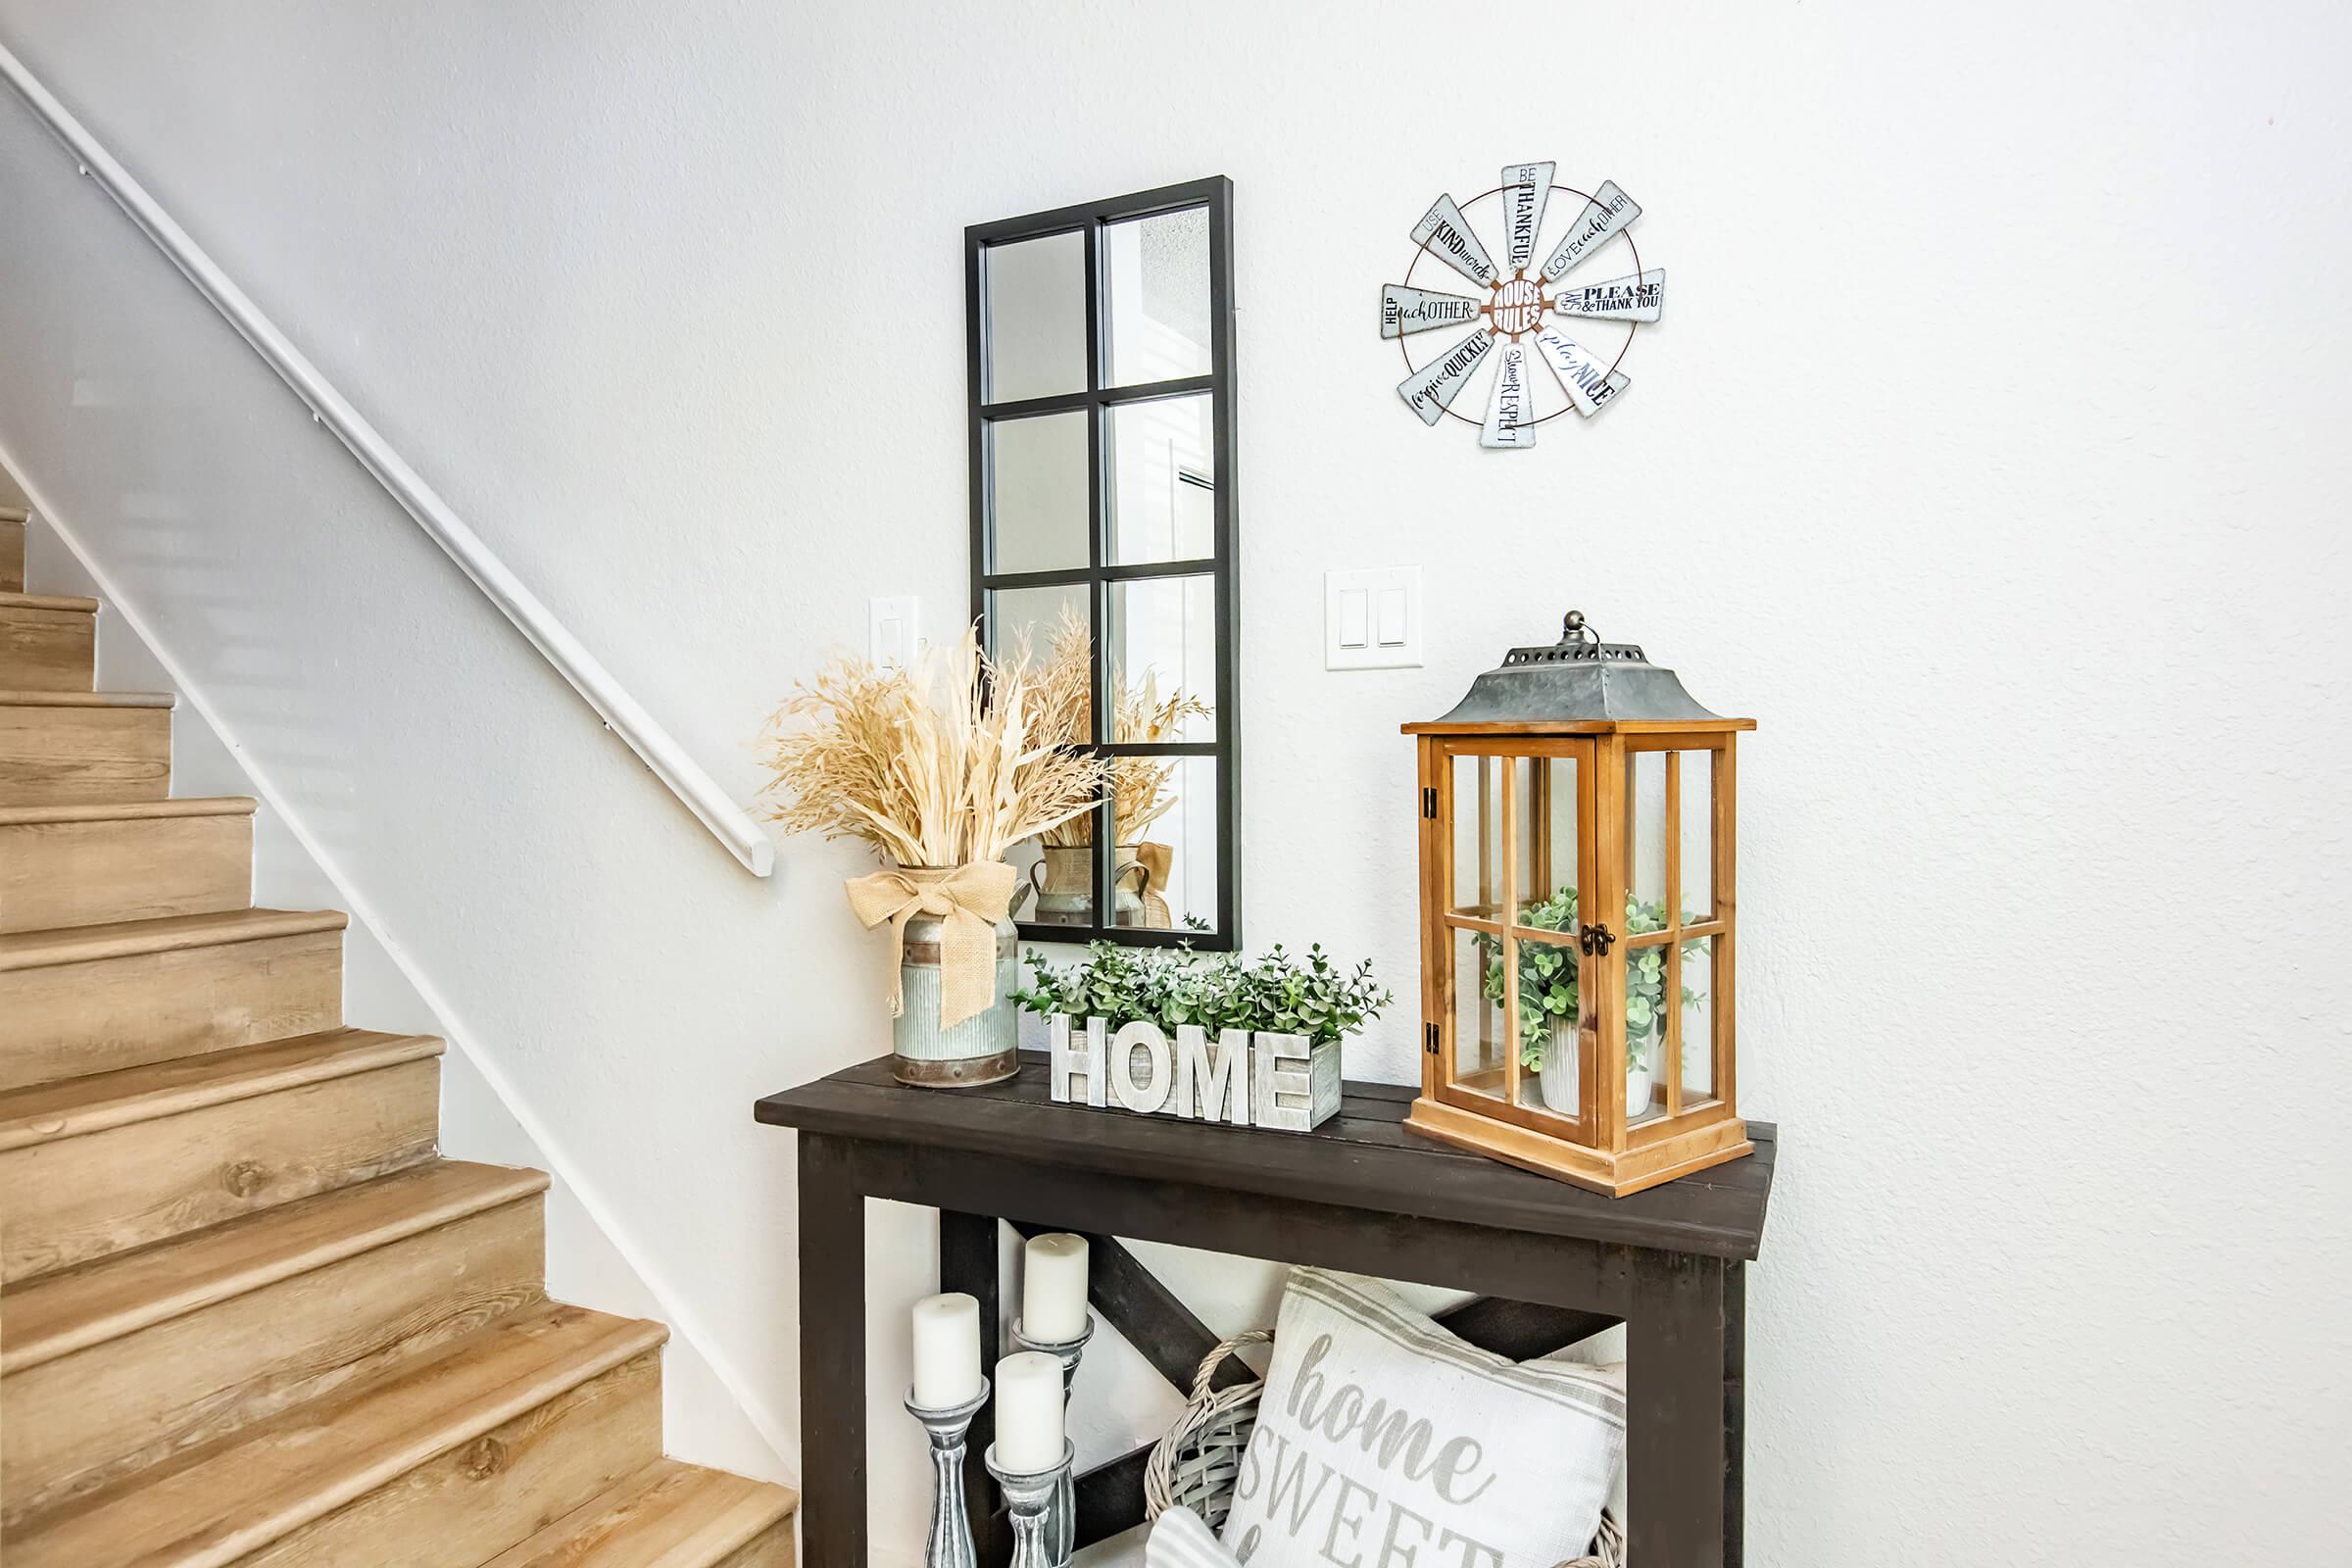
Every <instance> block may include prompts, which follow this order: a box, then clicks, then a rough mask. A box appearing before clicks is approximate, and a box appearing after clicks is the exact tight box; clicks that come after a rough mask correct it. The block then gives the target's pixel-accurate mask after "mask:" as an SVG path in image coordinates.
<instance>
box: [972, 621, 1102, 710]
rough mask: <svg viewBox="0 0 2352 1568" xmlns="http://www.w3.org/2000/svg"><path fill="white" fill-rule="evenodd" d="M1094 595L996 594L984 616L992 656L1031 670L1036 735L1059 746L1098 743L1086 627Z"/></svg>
mask: <svg viewBox="0 0 2352 1568" xmlns="http://www.w3.org/2000/svg"><path fill="white" fill-rule="evenodd" d="M1090 593H1091V590H1089V589H1088V587H1087V585H1086V584H1085V583H1082V582H1074V583H1067V584H1064V585H1062V586H1059V587H1054V588H995V589H991V590H990V591H989V595H988V604H987V609H986V611H985V612H984V613H983V614H982V616H981V627H980V629H981V634H982V636H983V637H984V638H985V639H986V641H987V646H988V651H989V653H990V654H991V655H992V656H994V657H995V658H997V659H999V660H1002V661H1005V662H1025V663H1026V664H1027V665H1028V666H1029V670H1030V681H1029V685H1030V688H1031V698H1032V701H1033V702H1037V703H1041V704H1045V705H1047V711H1043V712H1039V711H1033V712H1032V714H1031V719H1030V727H1031V731H1032V734H1033V735H1035V736H1038V737H1040V738H1051V739H1052V740H1054V741H1056V742H1062V741H1067V742H1070V743H1083V742H1091V741H1092V740H1093V739H1094V738H1095V737H1094V725H1093V706H1094V633H1093V630H1092V629H1091V627H1090V625H1089V621H1088V608H1087V607H1088V603H1089V597H1090Z"/></svg>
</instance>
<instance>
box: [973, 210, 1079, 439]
mask: <svg viewBox="0 0 2352 1568" xmlns="http://www.w3.org/2000/svg"><path fill="white" fill-rule="evenodd" d="M981 276H982V277H983V278H984V279H985V282H986V288H987V295H988V334H987V340H986V341H987V350H986V358H987V367H986V370H987V375H986V379H987V382H988V392H987V400H988V401H989V402H991V403H1012V402H1016V401H1018V400H1019V399H1022V398H1043V397H1052V396H1054V394H1055V393H1059V392H1083V391H1085V390H1086V236H1085V235H1083V234H1081V233H1079V232H1077V231H1075V230H1072V231H1071V232H1069V233H1066V234H1048V235H1045V236H1044V237H1042V238H1039V239H1024V240H1014V241H1011V242H1010V243H1008V244H1004V245H991V246H989V247H988V250H987V252H986V253H985V255H984V256H983V258H982V269H981Z"/></svg>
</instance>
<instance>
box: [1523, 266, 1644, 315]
mask: <svg viewBox="0 0 2352 1568" xmlns="http://www.w3.org/2000/svg"><path fill="white" fill-rule="evenodd" d="M1551 308H1552V309H1553V310H1554V311H1556V312H1557V313H1559V314H1560V315H1562V316H1577V317H1582V318H1584V319H1586V320H1589V321H1654V320H1656V319H1658V315H1659V313H1660V312H1661V311H1663V310H1664V309H1665V308H1666V269H1664V268H1663V267H1652V268H1644V269H1643V270H1642V271H1639V272H1628V273H1627V274H1626V275H1625V276H1623V277H1612V278H1610V279H1609V280H1608V281H1607V282H1605V283H1587V284H1586V285H1585V286H1584V287H1582V288H1575V287H1568V288H1563V289H1561V290H1560V292H1559V293H1558V294H1557V295H1555V296H1553V298H1552V301H1551Z"/></svg>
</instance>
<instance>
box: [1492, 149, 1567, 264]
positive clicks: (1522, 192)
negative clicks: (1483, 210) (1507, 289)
mask: <svg viewBox="0 0 2352 1568" xmlns="http://www.w3.org/2000/svg"><path fill="white" fill-rule="evenodd" d="M1557 167H1558V166H1557V165H1554V164H1505V165H1503V166H1502V184H1503V192H1502V235H1503V248H1504V250H1505V251H1507V252H1508V253H1509V255H1510V259H1511V271H1512V273H1513V274H1514V275H1515V274H1517V273H1520V272H1524V271H1526V270H1527V266H1528V263H1530V262H1532V261H1534V260H1535V259H1536V237H1537V236H1538V235H1540V234H1542V233H1543V232H1544V203H1546V202H1548V201H1549V200H1551V176H1552V172H1553V171H1554V170H1555V169H1556V168H1557Z"/></svg>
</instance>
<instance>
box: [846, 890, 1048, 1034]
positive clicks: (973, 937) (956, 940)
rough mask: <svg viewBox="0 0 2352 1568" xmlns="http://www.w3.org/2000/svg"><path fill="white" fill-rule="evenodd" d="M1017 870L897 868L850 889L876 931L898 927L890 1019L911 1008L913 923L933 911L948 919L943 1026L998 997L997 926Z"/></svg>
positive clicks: (942, 959) (853, 904) (942, 949)
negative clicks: (907, 986)
mask: <svg viewBox="0 0 2352 1568" xmlns="http://www.w3.org/2000/svg"><path fill="white" fill-rule="evenodd" d="M1012 882H1013V877H1012V867H1011V866H1009V865H1006V864H1005V862H1004V861H1003V860H975V861H973V862H972V863H971V864H969V865H959V866H957V867H956V869H954V870H952V871H948V870H936V869H933V868H931V867H928V866H916V865H910V866H893V867H892V868H891V869H889V870H887V871H876V872H875V873H874V874H873V875H871V876H860V877H852V878H851V879H850V880H849V881H848V882H847V883H845V884H844V886H845V887H846V888H847V889H848V891H849V895H850V908H851V909H852V910H853V911H854V912H855V913H856V914H857V916H858V919H859V920H860V921H861V922H863V923H864V924H865V925H866V926H867V927H868V928H869V929H870V928H871V927H874V926H878V925H880V924H881V923H882V922H883V921H885V920H888V921H889V922H890V1015H891V1016H892V1017H893V1018H896V1017H897V1016H898V1015H899V1014H900V1013H902V1012H904V1011H906V1010H907V999H906V994H905V992H904V991H903V990H902V989H901V987H900V984H899V965H900V963H901V962H902V961H903V960H904V959H905V957H906V954H907V921H908V920H910V919H912V918H914V916H916V915H918V914H928V915H932V916H935V917H938V918H941V919H944V920H945V921H946V922H947V926H946V929H945V930H944V931H943V932H942V933H941V935H940V944H939V981H940V984H939V1026H940V1027H941V1028H942V1029H953V1028H955V1027H956V1025H957V1024H959V1023H961V1022H963V1020H964V1019H966V1018H969V1017H972V1016H974V1015H975V1014H977V1013H981V1012H985V1011H987V1010H988V1008H989V1006H990V1005H992V1004H994V1003H995V1002H996V1000H997V922H998V921H999V920H1002V919H1004V918H1005V910H1006V909H1007V908H1009V907H1011V905H1012Z"/></svg>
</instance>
